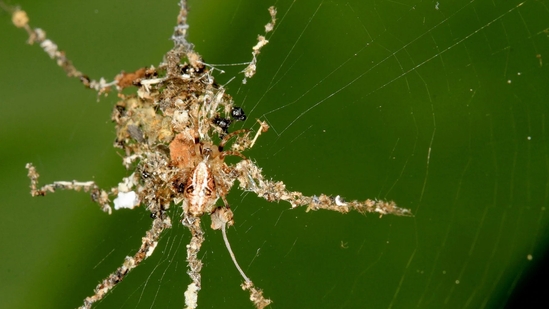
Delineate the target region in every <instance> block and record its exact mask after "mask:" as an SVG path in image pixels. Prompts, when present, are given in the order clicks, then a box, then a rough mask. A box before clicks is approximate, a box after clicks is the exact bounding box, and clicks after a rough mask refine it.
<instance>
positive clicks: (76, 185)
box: [26, 163, 112, 214]
mask: <svg viewBox="0 0 549 309" xmlns="http://www.w3.org/2000/svg"><path fill="white" fill-rule="evenodd" d="M26 168H27V170H29V173H28V174H27V175H28V177H29V178H30V180H31V185H30V188H31V195H32V196H44V195H46V193H48V192H55V190H57V189H63V190H75V191H80V190H82V191H84V192H90V195H91V198H92V200H93V201H94V202H96V203H97V204H99V206H101V210H103V211H104V212H106V213H109V214H111V213H112V208H111V206H110V205H109V194H108V193H107V191H105V190H103V189H100V188H99V187H98V186H97V185H96V184H95V182H93V181H86V182H80V181H76V180H73V181H55V182H53V183H51V184H47V185H44V186H42V187H41V188H39V189H38V188H37V187H38V177H40V175H39V174H38V172H36V168H35V167H34V166H33V165H32V164H31V163H27V165H26Z"/></svg>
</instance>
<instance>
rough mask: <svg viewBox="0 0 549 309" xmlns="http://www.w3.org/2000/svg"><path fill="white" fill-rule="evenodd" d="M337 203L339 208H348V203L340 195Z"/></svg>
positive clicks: (336, 198)
mask: <svg viewBox="0 0 549 309" xmlns="http://www.w3.org/2000/svg"><path fill="white" fill-rule="evenodd" d="M335 203H336V205H337V206H347V203H345V201H344V200H343V198H342V197H341V196H339V195H338V196H336V197H335Z"/></svg>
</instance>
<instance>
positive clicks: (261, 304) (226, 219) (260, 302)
mask: <svg viewBox="0 0 549 309" xmlns="http://www.w3.org/2000/svg"><path fill="white" fill-rule="evenodd" d="M223 201H224V203H225V207H222V208H218V209H216V211H215V212H214V213H213V214H212V215H211V218H212V229H214V230H218V229H221V232H222V234H223V241H224V242H225V246H226V247H227V250H228V251H229V255H230V256H231V259H232V260H233V263H234V265H235V267H236V269H237V270H238V272H239V273H240V275H241V276H242V278H243V279H244V283H242V285H241V287H242V289H243V290H248V291H249V292H250V300H251V301H252V303H254V305H255V307H256V308H257V309H263V308H265V307H267V306H268V305H269V304H271V302H272V301H271V300H270V299H267V298H265V297H264V296H263V291H262V290H261V289H258V288H256V287H255V285H254V283H253V282H252V280H250V278H248V276H246V274H245V273H244V271H243V270H242V268H241V267H240V265H238V262H237V261H236V257H235V255H234V253H233V250H232V249H231V244H230V243H229V239H228V238H227V225H229V226H231V225H233V224H234V222H233V212H232V211H231V209H230V208H229V205H228V204H227V201H226V200H225V198H223Z"/></svg>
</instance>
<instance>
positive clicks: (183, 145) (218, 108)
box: [0, 0, 412, 309]
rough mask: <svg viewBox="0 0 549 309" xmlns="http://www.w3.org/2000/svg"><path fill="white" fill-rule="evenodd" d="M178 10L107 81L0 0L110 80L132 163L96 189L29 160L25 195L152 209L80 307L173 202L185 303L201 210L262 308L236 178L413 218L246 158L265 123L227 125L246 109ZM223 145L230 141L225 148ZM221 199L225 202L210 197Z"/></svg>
mask: <svg viewBox="0 0 549 309" xmlns="http://www.w3.org/2000/svg"><path fill="white" fill-rule="evenodd" d="M179 5H180V11H179V15H178V18H177V25H176V27H175V31H174V34H173V36H172V40H173V42H174V47H173V48H172V49H171V50H170V51H168V52H167V53H166V55H165V56H164V60H163V61H162V62H161V63H160V65H158V66H157V67H154V66H151V67H148V68H141V69H139V70H136V71H135V72H131V73H126V72H122V73H120V74H119V75H117V76H116V77H115V78H114V80H113V81H112V82H107V81H106V80H105V79H103V78H101V79H100V80H98V81H97V80H93V79H90V78H89V77H88V76H86V75H84V74H83V73H81V72H80V71H78V70H77V69H76V67H75V66H74V65H73V64H72V63H71V62H70V61H69V59H68V58H67V57H66V56H65V53H64V52H61V51H59V49H58V47H57V45H56V44H55V43H53V42H52V41H51V40H50V39H48V38H47V37H46V34H45V32H44V31H43V30H41V29H39V28H34V29H33V28H31V27H30V26H29V19H28V17H27V14H26V13H25V12H24V11H22V10H21V9H18V8H12V7H8V6H7V5H5V4H4V3H3V2H1V1H0V8H2V9H4V10H6V11H8V12H10V13H11V14H12V21H13V23H14V24H15V26H17V27H19V28H23V29H24V30H26V32H27V34H28V36H29V40H28V42H29V43H30V44H32V43H38V44H40V47H41V48H42V49H43V50H44V51H45V52H46V53H47V54H48V55H49V56H50V57H51V58H52V59H54V60H55V61H56V63H57V64H58V65H59V66H61V67H62V68H63V69H64V70H65V71H66V73H67V75H68V76H69V77H76V78H78V79H80V81H81V82H82V83H83V84H84V86H86V87H87V88H90V89H93V90H95V91H97V92H98V93H99V94H106V93H108V92H109V91H111V90H112V89H113V88H115V89H116V90H117V91H118V96H119V98H120V101H119V102H118V103H117V104H116V105H115V106H114V109H113V112H112V116H111V118H112V120H113V121H114V122H115V124H116V132H117V133H116V134H117V136H116V140H115V143H114V146H115V147H117V148H121V149H122V151H123V154H124V158H123V164H124V165H125V167H126V168H127V169H129V170H131V171H132V173H131V174H130V176H128V177H126V178H123V180H122V182H120V183H119V185H118V186H117V187H115V188H111V189H110V190H103V189H101V188H99V187H98V186H97V185H96V184H95V183H94V182H93V181H88V182H79V181H56V182H53V183H52V184H47V185H44V186H42V187H39V186H38V178H39V174H38V173H37V171H36V169H35V168H34V166H33V165H32V164H31V163H28V164H27V166H26V167H27V169H28V176H29V178H30V180H31V185H30V187H31V194H32V196H43V195H46V194H47V193H48V192H54V191H56V190H58V189H68V190H83V191H86V192H89V193H90V194H91V197H92V200H93V201H95V202H96V203H98V204H99V205H100V208H101V209H102V210H103V211H104V212H107V213H109V214H110V213H111V212H112V207H111V199H112V198H113V197H114V199H113V201H112V202H113V204H114V208H115V210H116V209H121V208H130V209H132V208H135V207H137V206H139V205H143V206H144V207H146V208H147V210H148V211H149V212H150V213H151V218H152V226H151V228H150V229H149V230H148V231H147V232H146V234H145V236H144V237H143V238H142V243H141V246H140V248H139V250H138V251H137V253H135V254H134V255H133V256H127V257H126V258H125V260H124V262H123V263H122V265H121V266H120V267H118V269H116V270H115V271H114V272H113V273H111V274H110V275H109V276H107V278H105V279H104V280H103V281H102V282H101V283H99V284H98V285H97V287H96V288H95V290H94V292H93V295H91V296H89V297H86V298H85V299H84V301H83V304H82V305H81V306H80V307H79V308H82V309H88V308H91V307H92V305H93V304H94V303H95V302H97V301H100V300H101V299H103V298H104V297H105V295H106V294H107V293H108V292H109V291H110V290H111V289H113V288H114V287H115V286H116V285H117V284H119V283H120V282H121V281H122V280H123V279H124V278H125V277H126V275H127V274H128V273H129V272H130V271H131V270H132V269H134V268H135V267H137V266H138V265H139V264H140V263H141V262H142V261H143V260H145V259H146V258H148V257H149V256H151V254H153V252H154V250H155V248H156V246H157V244H158V241H159V239H160V237H161V235H162V233H163V232H164V231H165V230H166V229H168V228H170V227H171V226H172V220H171V218H170V217H169V216H168V214H167V212H166V211H167V210H168V209H169V208H170V207H172V206H179V205H181V207H182V208H183V214H182V218H181V219H180V222H181V224H183V225H184V226H186V227H187V228H188V229H189V231H190V232H191V241H190V243H189V244H188V245H187V265H188V271H187V273H188V275H189V277H190V279H191V283H190V284H189V285H188V287H187V290H186V291H185V292H184V295H185V304H186V308H196V307H197V306H198V303H197V301H198V291H199V290H200V289H201V274H200V273H201V269H202V262H201V261H200V259H199V258H198V252H199V250H200V247H201V245H202V243H203V241H204V231H203V229H202V226H201V217H202V216H204V215H209V216H210V217H211V219H212V224H211V228H213V229H220V230H222V235H223V239H224V242H225V245H226V247H227V249H228V251H229V253H230V255H231V258H232V260H233V262H234V264H235V267H236V268H237V270H238V271H239V272H240V274H241V276H242V277H243V279H244V283H243V284H242V288H243V289H244V290H248V291H249V293H250V300H251V301H252V303H253V304H254V306H255V307H256V308H264V307H266V306H268V305H269V304H270V303H271V300H269V299H267V298H265V297H264V296H263V291H262V290H260V289H258V288H257V287H255V285H254V284H253V282H252V281H251V280H250V279H249V278H248V277H247V276H246V275H245V274H244V272H243V271H242V269H241V268H240V266H239V265H238V263H237V261H236V258H235V256H234V254H233V252H232V250H231V247H230V244H229V241H228V239H227V233H226V228H227V226H231V225H232V224H233V223H234V221H233V213H232V212H231V209H230V206H229V203H228V202H227V199H226V195H227V194H228V193H229V191H230V190H231V188H232V187H233V186H234V183H235V181H236V180H238V187H239V188H240V189H241V190H243V191H247V192H253V193H255V194H257V195H258V196H259V197H261V198H264V199H266V200H268V201H272V202H279V201H287V202H289V203H290V204H291V207H292V208H296V207H300V206H307V211H309V210H319V209H326V210H333V211H338V212H341V213H347V212H349V211H351V210H356V211H359V212H361V213H366V212H371V213H378V214H379V215H380V216H382V215H386V214H393V215H399V216H411V215H412V214H411V212H410V211H409V210H408V209H404V208H400V207H397V206H396V204H395V203H394V202H392V201H379V200H371V199H367V200H365V201H345V200H344V199H343V197H341V196H339V195H337V196H335V197H333V196H328V195H324V194H320V195H318V196H317V195H315V196H305V195H303V194H302V193H301V192H298V191H289V190H288V189H286V186H285V185H284V183H283V182H281V181H273V180H270V179H267V178H266V177H265V176H264V175H263V174H262V171H261V168H260V167H258V166H257V165H256V164H255V163H254V162H253V161H252V160H250V159H248V158H247V157H246V156H244V155H243V153H244V152H245V151H246V150H247V149H250V148H251V147H253V146H254V144H255V143H256V141H257V139H258V137H259V136H260V135H261V134H262V133H265V132H267V130H268V129H269V126H268V125H267V123H266V122H264V121H261V120H257V122H258V124H259V128H258V129H257V130H256V132H255V133H253V131H251V130H236V131H233V132H229V127H230V124H231V122H232V120H231V119H233V120H234V121H243V120H245V119H246V115H245V113H244V110H243V109H242V108H240V107H237V106H235V105H234V102H233V99H232V98H231V96H230V95H229V94H227V93H226V92H225V89H224V88H223V87H222V86H219V85H218V84H217V83H216V82H215V79H214V77H213V75H212V73H213V71H214V70H212V69H211V68H210V67H209V66H208V65H207V64H206V63H204V61H203V60H202V58H201V56H200V55H199V54H198V53H197V52H196V51H194V48H193V45H192V44H191V43H189V42H188V41H187V40H186V34H187V29H188V24H187V21H186V18H187V5H186V1H185V0H180V2H179ZM269 13H270V16H271V20H270V22H269V23H268V24H267V25H266V26H265V32H266V34H267V33H268V32H270V31H271V30H272V29H273V27H274V25H275V23H276V9H275V8H274V7H271V8H269ZM267 43H268V41H267V40H266V39H265V37H264V36H259V37H258V43H257V44H256V45H255V46H254V47H253V48H252V60H251V61H250V62H249V64H248V66H247V67H246V68H245V69H244V70H243V73H244V75H245V76H246V78H251V77H252V76H253V75H254V74H255V71H256V64H257V63H256V59H257V56H258V54H259V52H260V50H261V48H263V47H264V46H265V45H266V44H267ZM127 87H135V88H137V91H136V93H135V94H132V95H126V94H122V92H121V90H122V89H124V88H127ZM228 145H230V146H228ZM227 156H236V157H239V158H240V161H239V162H238V163H236V164H229V163H227V162H226V161H225V158H226V157H227ZM219 199H221V200H222V204H221V205H218V204H217V201H218V200H219Z"/></svg>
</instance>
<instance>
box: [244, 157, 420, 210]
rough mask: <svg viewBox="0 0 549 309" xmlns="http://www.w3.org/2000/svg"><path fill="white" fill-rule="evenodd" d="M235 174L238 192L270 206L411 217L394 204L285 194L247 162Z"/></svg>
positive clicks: (293, 193)
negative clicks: (280, 203) (278, 204)
mask: <svg viewBox="0 0 549 309" xmlns="http://www.w3.org/2000/svg"><path fill="white" fill-rule="evenodd" d="M235 170H236V171H237V173H238V174H239V176H238V181H239V182H240V188H241V189H242V190H245V191H252V192H254V193H256V194H257V195H258V196H259V197H262V198H264V199H266V200H268V201H270V202H274V201H276V202H278V201H287V202H289V203H290V204H291V205H292V208H296V207H298V206H307V211H309V210H319V209H327V210H333V211H338V212H341V213H347V212H349V211H351V210H356V211H358V212H360V213H367V212H370V213H378V214H380V215H389V214H391V215H396V216H413V215H412V212H411V211H410V210H409V209H405V208H400V207H398V206H397V205H396V204H395V202H393V201H379V200H371V199H367V200H365V201H349V202H348V201H344V200H343V198H342V197H340V196H339V195H337V196H335V197H331V196H327V195H325V194H320V195H319V196H316V195H315V196H305V195H303V193H301V192H298V191H288V190H287V189H286V185H285V184H284V183H283V182H281V181H272V180H267V179H265V177H264V176H263V174H262V173H261V169H260V168H259V167H258V166H257V165H255V164H254V163H252V162H251V161H250V160H245V161H240V162H239V163H238V164H237V165H236V167H235Z"/></svg>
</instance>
